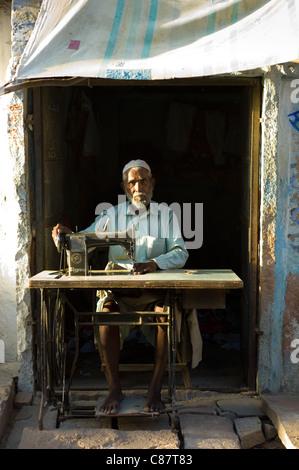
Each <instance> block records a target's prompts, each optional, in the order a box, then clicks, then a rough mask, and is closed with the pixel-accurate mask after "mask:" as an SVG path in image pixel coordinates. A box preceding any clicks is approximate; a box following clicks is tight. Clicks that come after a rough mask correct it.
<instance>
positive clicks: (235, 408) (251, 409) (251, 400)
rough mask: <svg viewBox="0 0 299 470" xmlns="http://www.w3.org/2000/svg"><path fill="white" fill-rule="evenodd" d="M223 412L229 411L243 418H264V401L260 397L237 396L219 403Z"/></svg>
mask: <svg viewBox="0 0 299 470" xmlns="http://www.w3.org/2000/svg"><path fill="white" fill-rule="evenodd" d="M217 405H218V406H219V408H220V409H221V410H222V411H229V412H231V413H234V414H235V415H236V416H238V417H242V416H260V417H262V416H264V415H265V413H264V411H263V408H262V400H261V399H260V398H258V397H243V396H241V397H240V396H235V397H230V398H227V399H226V398H225V399H221V400H218V401H217Z"/></svg>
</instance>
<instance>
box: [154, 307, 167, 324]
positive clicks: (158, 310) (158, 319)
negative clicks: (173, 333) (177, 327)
mask: <svg viewBox="0 0 299 470" xmlns="http://www.w3.org/2000/svg"><path fill="white" fill-rule="evenodd" d="M163 309H164V305H163V303H158V304H157V305H156V306H155V313H163ZM155 319H156V322H158V323H165V322H166V321H167V316H165V315H161V316H160V315H156V316H155Z"/></svg>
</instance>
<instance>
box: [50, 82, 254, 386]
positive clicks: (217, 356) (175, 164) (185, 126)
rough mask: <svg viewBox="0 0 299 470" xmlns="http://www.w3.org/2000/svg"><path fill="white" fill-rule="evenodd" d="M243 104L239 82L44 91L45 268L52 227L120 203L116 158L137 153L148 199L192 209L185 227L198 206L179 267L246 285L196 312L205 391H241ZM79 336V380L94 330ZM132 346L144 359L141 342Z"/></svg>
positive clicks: (94, 363) (194, 375)
mask: <svg viewBox="0 0 299 470" xmlns="http://www.w3.org/2000/svg"><path fill="white" fill-rule="evenodd" d="M248 103H249V92H248V88H247V87H244V86H119V87H117V86H110V87H108V86H99V87H93V88H91V87H69V88H58V87H57V88H56V87H55V88H54V87H52V88H47V89H45V90H44V92H43V96H42V109H43V112H42V116H43V144H42V148H43V151H42V153H43V174H44V190H43V191H44V192H43V194H44V240H45V246H46V247H45V260H44V264H45V266H44V269H57V268H58V265H59V255H58V253H57V252H56V248H55V246H54V244H53V243H52V240H51V229H52V226H53V225H55V224H56V223H57V222H60V223H63V224H65V225H68V226H69V227H70V228H71V229H72V230H74V231H76V230H78V231H80V230H82V229H85V228H86V227H88V226H89V225H90V224H91V223H92V222H93V220H94V218H95V209H96V207H97V205H98V204H99V203H102V202H109V203H111V204H116V203H117V202H118V195H120V194H122V191H121V188H120V181H121V171H122V168H123V166H124V164H125V163H127V162H128V161H129V160H131V159H136V158H141V159H144V160H146V161H147V162H148V164H149V165H150V166H151V168H152V173H153V175H154V177H155V180H156V185H155V190H154V196H153V199H154V200H155V201H157V202H159V203H160V202H165V203H167V204H169V205H170V204H172V203H174V202H176V203H179V204H180V205H181V206H182V205H183V204H184V203H188V204H189V205H190V207H191V214H192V227H190V230H191V232H192V229H193V230H194V228H195V226H196V222H197V221H196V220H195V218H196V207H197V206H196V205H197V204H199V203H202V205H203V206H202V207H203V219H202V229H203V232H202V233H203V242H202V244H201V246H199V247H196V248H195V249H193V248H191V249H189V259H188V261H187V264H186V268H190V269H201V268H215V269H222V268H229V269H232V270H233V271H234V272H235V273H236V274H237V275H238V276H239V277H240V278H241V279H242V280H243V281H245V287H244V289H243V291H239V290H238V291H234V292H233V291H231V292H228V293H227V304H226V308H225V309H222V310H217V309H216V310H214V309H209V310H198V311H197V314H198V321H199V326H200V330H201V334H202V338H203V344H204V346H203V360H202V362H201V363H200V364H199V365H198V366H197V368H196V370H191V369H190V376H191V379H192V383H193V384H194V386H196V387H199V388H203V389H207V388H212V389H240V388H242V387H246V372H245V369H246V354H247V352H246V348H247V339H246V334H247V333H246V324H247V316H248V310H247V308H246V295H247V294H246V278H247V270H248V266H247V264H248V261H247V260H248V248H247V247H248V238H247V237H248V217H249V216H248V211H249V168H250V156H249V150H248V145H249V144H248V139H249V136H248V134H249V133H248V122H249V104H248ZM183 235H184V236H185V238H186V233H184V232H183ZM189 236H190V235H189ZM195 238H196V233H195V235H194V240H195ZM188 241H191V240H190V239H188ZM195 241H196V240H195ZM194 245H196V243H194ZM244 325H245V327H244ZM69 327H70V331H69V333H70V334H71V329H72V328H71V322H70V325H69ZM80 338H81V339H80V360H79V363H78V371H77V372H78V373H77V379H78V380H79V379H80V377H82V376H84V377H85V379H87V380H89V379H90V380H91V379H92V378H94V376H95V374H96V371H97V369H98V367H99V361H100V359H99V356H98V354H97V352H96V351H95V350H94V342H93V335H92V331H88V329H87V330H84V331H83V330H82V331H81V336H80ZM131 343H132V344H134V347H135V352H134V353H133V354H135V356H136V347H137V348H139V349H140V351H143V354H144V358H145V362H146V361H152V358H151V354H152V351H150V350H149V348H148V346H147V345H146V344H145V345H144V344H142V342H138V341H137V340H136V338H135V339H132V340H131ZM127 344H128V347H129V346H130V342H129V341H128V343H127ZM69 354H70V356H71V354H72V351H71V348H70V352H69ZM122 354H123V359H124V361H126V360H130V357H129V356H130V353H129V351H128V350H126V351H123V353H122ZM138 355H139V354H138ZM134 362H136V357H135V360H134ZM124 380H126V379H124ZM178 380H179V377H178Z"/></svg>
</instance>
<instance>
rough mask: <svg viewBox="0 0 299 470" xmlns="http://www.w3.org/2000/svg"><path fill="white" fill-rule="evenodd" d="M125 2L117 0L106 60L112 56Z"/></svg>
mask: <svg viewBox="0 0 299 470" xmlns="http://www.w3.org/2000/svg"><path fill="white" fill-rule="evenodd" d="M124 4H125V0H118V2H117V5H116V11H115V15H114V20H113V25H112V28H111V31H110V37H109V41H108V44H107V48H106V52H105V55H104V60H109V59H111V57H112V54H113V51H114V47H115V43H116V39H117V35H118V31H119V27H120V22H121V18H122V14H123V9H124Z"/></svg>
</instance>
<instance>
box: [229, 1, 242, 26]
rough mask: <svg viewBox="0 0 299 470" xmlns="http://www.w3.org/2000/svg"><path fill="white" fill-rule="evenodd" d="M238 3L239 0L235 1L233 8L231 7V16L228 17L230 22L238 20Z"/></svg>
mask: <svg viewBox="0 0 299 470" xmlns="http://www.w3.org/2000/svg"><path fill="white" fill-rule="evenodd" d="M239 5H240V2H239V1H238V2H236V3H234V4H233V8H232V16H231V19H230V24H234V23H236V22H237V21H238V10H239Z"/></svg>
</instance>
